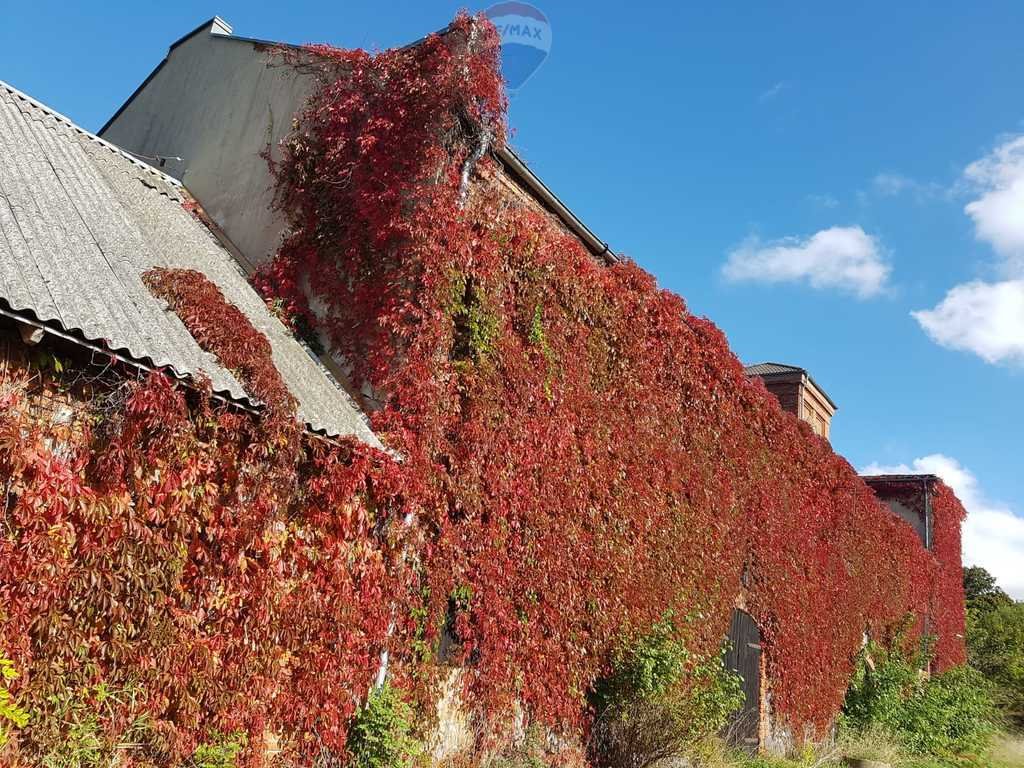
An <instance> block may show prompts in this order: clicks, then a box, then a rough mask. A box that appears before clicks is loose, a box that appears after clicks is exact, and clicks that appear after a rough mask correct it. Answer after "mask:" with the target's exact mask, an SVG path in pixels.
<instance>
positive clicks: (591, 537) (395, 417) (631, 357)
mask: <svg viewBox="0 0 1024 768" xmlns="http://www.w3.org/2000/svg"><path fill="white" fill-rule="evenodd" d="M310 51H312V52H313V53H315V54H317V55H319V56H320V60H321V66H320V68H319V71H318V74H319V76H320V81H321V84H320V88H319V89H318V90H317V92H316V93H315V94H314V96H313V97H312V99H311V100H310V102H309V104H308V106H307V108H306V109H305V110H304V111H303V112H302V113H300V115H298V121H297V127H296V130H295V131H294V132H293V134H292V135H291V136H290V137H289V138H288V139H287V140H286V141H285V142H284V144H283V146H282V155H283V156H282V159H281V160H280V162H278V163H277V164H276V165H275V166H274V171H275V174H276V177H277V180H278V181H277V183H278V198H277V202H278V206H279V208H280V210H281V211H282V212H284V213H285V214H286V215H287V216H288V217H289V220H290V223H291V227H292V232H293V234H292V235H291V236H290V237H289V238H288V239H287V240H286V241H285V243H284V245H283V246H282V248H281V249H280V251H279V253H278V256H277V258H276V260H275V262H274V263H273V264H272V265H271V266H270V268H269V269H267V270H265V271H264V273H263V274H262V276H261V277H260V284H261V287H262V288H263V290H264V291H265V292H266V293H267V294H268V295H270V296H273V297H275V298H276V299H280V300H284V301H285V302H286V304H287V306H288V307H289V311H290V312H291V313H293V315H294V316H296V317H301V318H304V320H305V321H306V322H310V323H312V324H314V325H316V326H317V327H318V328H319V329H320V331H321V332H322V333H323V334H324V336H325V337H326V338H327V339H328V340H329V343H330V344H331V346H332V347H333V349H334V350H335V351H336V352H338V353H339V354H340V355H341V356H343V357H344V358H345V359H346V360H348V361H350V362H351V363H352V365H353V372H354V377H355V379H356V384H357V386H360V385H365V384H368V385H369V386H370V387H372V390H373V391H375V392H379V393H385V395H386V402H385V404H384V407H383V408H382V409H381V410H380V411H378V412H377V413H375V415H374V425H375V428H376V429H377V430H378V431H379V432H380V433H381V434H382V435H383V436H384V437H385V439H386V440H387V441H388V443H389V444H390V445H391V446H393V447H394V448H396V449H397V450H399V451H400V452H401V453H402V454H403V455H404V456H406V457H407V460H406V463H405V465H404V472H405V473H406V476H407V477H408V478H410V481H411V482H412V484H413V486H414V487H415V488H416V493H415V494H410V495H409V496H408V497H407V498H406V501H408V502H411V503H412V509H413V514H414V518H415V520H416V526H417V528H418V530H419V531H420V532H421V535H422V536H423V539H422V547H423V548H422V550H421V553H420V556H419V559H418V564H419V567H418V574H417V575H418V579H419V581H418V585H419V590H420V591H419V592H418V595H420V596H421V599H422V601H423V605H422V609H417V610H422V611H423V615H425V616H427V617H428V619H429V620H428V628H427V633H428V635H429V634H430V633H432V632H434V631H436V627H437V623H438V621H439V619H438V618H437V617H439V616H443V615H444V614H445V611H446V610H447V609H450V608H451V607H452V606H455V608H456V609H457V610H456V611H455V613H456V616H455V628H456V631H457V634H458V637H459V640H460V641H461V648H462V650H463V653H464V658H465V659H466V661H467V662H468V663H469V664H470V667H471V670H472V672H473V675H472V677H471V678H470V683H469V690H468V696H469V699H470V701H472V702H473V703H474V705H476V706H478V707H480V708H482V709H483V710H485V711H491V710H494V711H498V710H501V709H502V708H503V707H507V706H508V705H509V703H510V702H511V701H512V700H517V701H520V702H522V703H524V705H525V706H526V707H527V708H528V710H529V711H530V712H531V714H532V715H534V716H536V717H538V718H541V719H543V720H545V721H549V722H556V723H561V724H563V725H565V726H566V727H578V726H579V725H580V724H581V723H582V722H584V721H585V719H586V709H585V706H584V703H585V702H584V698H583V696H584V693H585V691H587V689H588V688H589V686H590V684H591V683H592V682H593V680H594V679H595V677H596V676H598V675H599V674H600V673H601V671H602V669H603V668H604V665H605V664H606V662H607V658H608V652H609V649H610V647H611V646H612V645H613V644H614V643H615V642H616V640H617V638H619V637H620V636H622V635H623V634H624V633H626V634H628V633H630V632H638V631H642V630H643V628H644V627H647V626H650V625H651V623H652V622H653V621H655V620H656V618H657V617H658V616H659V615H661V613H662V612H663V611H665V610H666V609H668V608H673V609H674V610H676V611H677V612H678V613H680V614H682V615H686V616H689V617H691V619H692V622H691V624H690V625H689V626H690V627H691V629H690V632H691V633H692V637H691V638H690V641H691V642H692V643H693V645H694V646H695V647H696V648H699V649H702V650H703V651H705V652H711V649H712V648H715V647H717V643H718V641H719V639H720V637H721V635H722V633H723V630H724V628H725V626H726V621H727V619H728V612H729V609H730V608H731V606H732V604H733V601H734V599H735V596H736V593H737V591H738V590H739V585H740V580H741V575H743V574H745V575H746V579H747V582H748V584H749V598H748V602H749V605H750V607H751V610H752V612H753V613H754V614H755V616H756V617H757V619H758V622H759V624H760V625H761V628H762V632H763V633H764V636H765V638H766V646H767V656H768V667H769V673H770V677H771V680H772V684H773V690H772V702H773V706H774V707H775V709H776V712H775V714H776V716H777V718H778V719H779V720H781V721H788V722H789V723H790V724H791V726H792V727H793V730H794V731H795V732H796V733H797V734H798V735H800V734H802V733H804V732H805V731H806V732H808V733H812V734H813V733H819V734H820V733H822V732H823V730H824V729H825V728H826V727H827V726H828V724H829V723H830V722H831V720H832V718H833V716H834V715H835V713H836V712H837V710H838V708H839V706H840V704H841V702H842V698H843V692H844V691H845V688H846V682H847V680H848V678H849V675H850V672H851V671H852V664H853V657H854V654H855V653H856V651H857V650H858V649H859V647H860V644H861V642H862V639H863V634H864V631H865V630H870V632H871V633H872V634H873V635H874V636H877V637H885V636H886V635H887V634H889V633H890V632H892V631H893V629H894V627H896V626H897V625H899V624H901V623H902V622H903V621H904V619H905V617H906V615H907V614H908V613H914V614H917V615H918V616H922V615H924V614H925V613H927V612H931V613H932V614H933V615H934V616H935V621H934V624H935V626H938V627H941V628H942V629H943V630H944V631H946V636H945V637H944V639H942V640H940V643H939V647H938V648H939V659H938V663H939V665H940V666H942V665H948V664H950V663H956V662H958V661H960V660H962V639H961V638H960V637H959V634H962V632H959V633H958V629H957V628H958V627H962V607H961V603H962V594H961V592H960V588H959V587H958V586H957V585H956V584H954V583H953V581H952V580H951V579H949V578H948V573H951V572H953V570H955V567H956V563H955V562H953V561H954V560H955V558H956V557H957V555H954V554H953V552H952V549H953V546H952V544H953V542H952V539H949V541H948V545H947V547H945V548H939V549H937V550H936V554H937V556H938V557H933V556H932V555H931V554H929V553H927V552H925V551H924V549H923V548H922V547H921V546H920V543H919V541H918V540H917V539H916V537H915V535H914V533H913V531H912V530H911V529H910V527H909V526H907V525H906V524H904V523H903V522H902V521H900V520H898V519H896V518H895V516H893V515H892V514H891V513H890V512H889V511H888V509H886V508H885V507H884V506H883V505H881V504H880V503H879V502H878V501H877V499H876V498H875V496H874V494H873V493H872V492H871V491H870V490H869V489H868V488H867V487H866V486H865V485H864V483H863V482H861V480H860V479H859V478H858V477H857V476H856V473H855V472H854V471H853V470H852V468H851V467H850V466H849V465H848V464H847V462H846V461H844V460H843V459H842V458H841V457H839V456H837V455H835V454H834V453H833V452H832V450H831V448H830V447H829V445H828V444H827V443H826V442H825V441H823V440H820V439H818V438H816V437H814V436H813V435H812V434H811V433H810V431H809V430H808V429H807V428H806V427H805V426H804V425H802V424H800V423H798V422H797V421H796V420H795V419H793V418H791V417H790V416H788V415H786V414H784V413H782V412H781V411H780V410H779V408H778V405H777V403H776V402H775V401H774V399H773V398H772V397H770V396H769V395H767V393H766V392H765V390H764V388H763V387H762V386H760V385H759V384H755V383H751V382H749V381H747V379H746V378H745V377H744V375H743V370H742V366H741V365H740V363H739V361H738V360H737V359H736V357H735V356H734V355H733V354H732V352H731V351H730V350H729V348H728V344H727V343H726V340H725V338H724V337H723V335H722V334H721V332H720V331H718V329H717V328H715V327H714V325H713V324H712V323H711V322H710V321H708V320H706V319H704V318H699V317H695V316H693V315H691V314H690V313H689V312H688V310H687V308H686V305H685V303H684V301H683V300H682V299H681V298H679V297H678V296H675V295H672V294H670V293H667V292H664V291H661V290H659V289H658V288H657V286H656V284H655V282H654V280H653V278H652V277H651V276H650V275H648V274H646V273H644V272H643V271H642V270H640V269H639V268H638V267H636V266H635V265H634V264H632V263H630V262H629V261H628V260H622V261H621V262H620V263H618V264H616V265H614V266H611V267H608V266H604V265H599V264H597V263H595V261H594V260H593V259H592V258H591V257H590V256H589V254H588V253H587V252H586V251H585V249H584V248H583V247H582V246H581V245H580V243H579V242H578V241H576V240H575V239H573V238H572V237H571V236H569V235H568V234H567V233H566V232H565V231H564V230H563V229H562V228H561V227H560V226H558V225H557V224H556V223H555V222H554V220H553V219H552V218H551V217H549V216H547V215H545V214H544V213H543V212H542V211H539V210H537V209H536V207H534V206H530V205H524V204H522V202H521V200H520V199H519V198H518V196H516V195H514V194H509V192H508V189H507V187H506V186H505V185H504V184H501V183H498V182H499V181H500V179H499V173H500V171H499V169H497V168H496V167H495V164H494V161H493V160H492V159H490V157H489V155H488V153H487V151H486V150H487V149H489V148H492V147H493V146H495V145H498V144H500V143H501V142H503V141H504V140H505V101H504V94H503V91H502V87H501V83H500V77H499V75H498V69H497V62H496V56H497V47H496V40H495V38H494V34H493V30H491V29H490V28H489V27H488V26H487V24H486V22H485V21H480V20H473V19H470V18H469V17H465V16H462V17H459V18H458V19H456V21H455V22H454V23H453V25H452V26H451V27H450V28H449V30H448V32H447V33H446V34H445V35H442V36H437V35H435V36H432V37H429V38H427V40H426V41H424V42H422V43H420V44H418V45H416V46H413V47H410V48H404V49H400V50H395V51H386V52H383V53H380V54H377V55H370V54H368V53H366V52H364V51H342V50H336V49H331V48H327V47H314V48H312V49H310ZM467 179H474V180H475V181H474V182H473V183H471V184H470V185H468V187H467V183H466V182H467ZM311 298H312V299H315V302H314V303H315V304H316V306H317V307H318V309H317V312H316V313H315V315H314V313H312V312H311V311H310V310H309V306H310V299H311ZM950 498H952V497H951V495H950ZM937 514H940V513H939V512H937ZM941 514H943V515H945V522H944V523H943V524H944V525H945V526H946V530H947V531H948V532H949V533H950V535H951V536H952V535H953V533H954V532H955V531H958V530H959V522H960V520H961V519H962V515H963V512H962V509H961V508H959V506H958V505H957V506H954V505H952V504H951V505H949V506H948V507H946V508H945V509H944V511H942V512H941ZM956 549H957V551H958V544H957V546H956ZM943 558H944V559H943ZM455 594H459V595H461V596H462V597H461V598H460V599H459V600H457V601H453V600H452V596H453V595H455ZM417 631H418V630H417Z"/></svg>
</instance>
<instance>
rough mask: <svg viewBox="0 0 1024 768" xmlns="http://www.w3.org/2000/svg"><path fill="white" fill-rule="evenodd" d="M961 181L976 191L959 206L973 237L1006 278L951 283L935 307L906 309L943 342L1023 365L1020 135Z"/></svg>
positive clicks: (1023, 140) (1023, 148)
mask: <svg viewBox="0 0 1024 768" xmlns="http://www.w3.org/2000/svg"><path fill="white" fill-rule="evenodd" d="M963 181H964V183H965V184H966V185H967V186H968V187H969V188H970V189H972V190H974V193H975V196H976V199H974V200H972V201H971V202H969V203H968V204H967V205H966V206H965V207H964V212H965V213H966V214H967V215H968V216H970V217H971V219H972V221H973V222H974V234H975V237H977V238H978V240H981V241H982V242H986V243H988V244H990V245H991V246H992V248H993V249H994V250H995V252H996V253H997V254H998V256H999V257H1000V267H1001V271H1002V272H1003V274H1004V275H1005V276H1006V278H1007V279H1005V280H1003V281H999V282H982V281H977V280H976V281H973V282H970V283H964V284H961V285H957V286H954V287H953V288H952V289H951V290H950V291H949V293H947V294H946V296H945V298H943V300H942V301H941V302H940V303H939V304H938V305H937V306H936V307H934V308H933V309H928V310H920V311H917V312H913V313H912V314H913V316H914V318H915V319H916V320H917V322H918V323H920V324H921V327H922V328H923V329H924V330H925V332H926V333H927V334H928V335H929V336H930V337H931V338H932V339H934V340H935V341H936V342H937V343H939V344H941V345H942V346H944V347H949V348H951V349H960V350H965V351H968V352H973V353H974V354H976V355H978V356H979V357H981V358H982V359H983V360H985V361H986V362H989V363H1001V362H1005V363H1019V364H1024V136H1017V137H1014V138H1011V139H1007V140H1006V141H1004V142H1003V143H1002V144H1000V145H999V146H998V147H996V148H995V149H994V150H992V152H990V153H989V154H988V155H986V156H985V157H983V158H981V159H980V160H976V161H975V162H973V163H971V164H970V165H968V166H967V168H966V169H965V170H964V179H963Z"/></svg>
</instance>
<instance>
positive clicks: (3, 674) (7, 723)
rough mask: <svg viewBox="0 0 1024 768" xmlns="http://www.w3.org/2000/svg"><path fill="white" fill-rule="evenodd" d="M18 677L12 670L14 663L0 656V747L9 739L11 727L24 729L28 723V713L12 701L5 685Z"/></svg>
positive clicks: (15, 671)
mask: <svg viewBox="0 0 1024 768" xmlns="http://www.w3.org/2000/svg"><path fill="white" fill-rule="evenodd" d="M17 677H18V672H17V670H15V669H14V662H13V661H11V660H10V659H8V658H7V657H5V656H0V747H2V746H3V745H4V744H6V743H7V741H8V740H9V739H10V731H9V729H10V728H11V727H14V728H24V727H25V725H26V723H28V712H26V711H25V710H23V709H22V708H21V707H19V706H18V705H17V703H15V701H14V697H13V696H11V692H10V690H8V688H7V684H8V683H9V682H10V681H11V680H16V679H17Z"/></svg>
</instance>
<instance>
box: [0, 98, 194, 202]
mask: <svg viewBox="0 0 1024 768" xmlns="http://www.w3.org/2000/svg"><path fill="white" fill-rule="evenodd" d="M0 88H3V89H4V90H5V91H7V92H8V93H10V94H11V95H12V96H14V97H15V98H17V99H20V100H21V101H24V102H27V103H28V104H29V105H31V106H32V107H34V108H35V109H38V110H39V111H40V112H42V113H44V114H46V115H48V116H50V117H52V118H53V119H54V120H56V121H58V122H60V123H64V124H65V125H67V126H68V127H69V128H71V129H72V130H73V131H76V132H77V133H80V134H82V135H83V136H85V137H86V138H87V139H89V140H90V141H94V142H96V143H97V144H99V145H100V146H101V147H104V148H106V149H109V150H110V151H111V152H113V153H114V154H116V155H120V156H121V157H123V158H124V159H126V160H128V162H130V163H132V164H133V165H135V166H137V167H139V168H141V169H142V170H145V171H149V172H150V173H152V174H153V175H154V176H157V177H158V178H159V179H160V180H161V181H163V182H165V183H166V184H169V185H171V186H172V187H175V188H178V189H180V188H182V183H181V182H180V181H178V180H177V179H175V178H174V177H173V176H169V175H168V174H166V173H164V172H163V171H161V170H160V169H159V168H154V167H153V166H152V165H150V164H149V163H147V162H145V161H144V160H141V159H139V158H138V157H136V156H135V155H133V154H132V153H131V152H129V151H128V150H126V149H122V148H121V147H119V146H117V145H116V144H112V143H110V142H109V141H107V140H106V139H103V138H101V137H99V136H97V135H96V134H95V133H93V132H92V131H90V130H87V129H85V128H83V127H82V126H80V125H79V124H78V123H76V122H75V121H74V120H72V119H71V118H70V117H68V116H67V115H64V114H62V113H60V112H58V111H57V110H55V109H54V108H53V107H50V106H47V105H46V104H44V103H43V102H41V101H39V100H38V99H34V98H32V97H31V96H29V95H28V94H27V93H25V92H24V91H22V90H19V89H18V88H15V87H14V86H13V85H11V84H10V83H8V82H7V81H6V80H0Z"/></svg>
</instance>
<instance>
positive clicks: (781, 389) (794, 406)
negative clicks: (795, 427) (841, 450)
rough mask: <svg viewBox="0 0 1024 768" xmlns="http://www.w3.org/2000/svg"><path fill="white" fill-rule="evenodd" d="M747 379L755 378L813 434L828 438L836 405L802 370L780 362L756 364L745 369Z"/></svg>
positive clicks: (836, 408) (784, 408) (785, 409)
mask: <svg viewBox="0 0 1024 768" xmlns="http://www.w3.org/2000/svg"><path fill="white" fill-rule="evenodd" d="M746 373H747V376H752V377H753V376H756V377H758V378H760V379H761V381H763V382H764V385H765V387H767V388H768V391H769V392H771V393H772V394H773V395H775V397H777V398H778V399H779V403H780V404H781V405H782V409H783V410H784V411H788V412H789V413H792V414H793V415H795V416H796V417H797V418H799V419H803V420H804V421H806V422H807V423H808V424H810V425H811V429H813V430H814V434H816V435H819V436H821V437H824V438H825V439H826V440H827V439H828V438H829V433H830V431H831V427H832V417H833V416H834V415H835V413H836V411H837V410H838V406H837V405H836V404H835V403H834V402H832V398H830V397H829V396H828V395H827V394H826V393H825V390H824V389H822V388H821V387H819V386H818V384H817V383H816V382H815V381H814V379H813V378H811V375H810V374H809V373H808V372H807V370H806V369H804V368H798V367H797V366H795V365H785V364H783V363H758V364H757V365H751V366H748V367H747V369H746Z"/></svg>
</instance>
